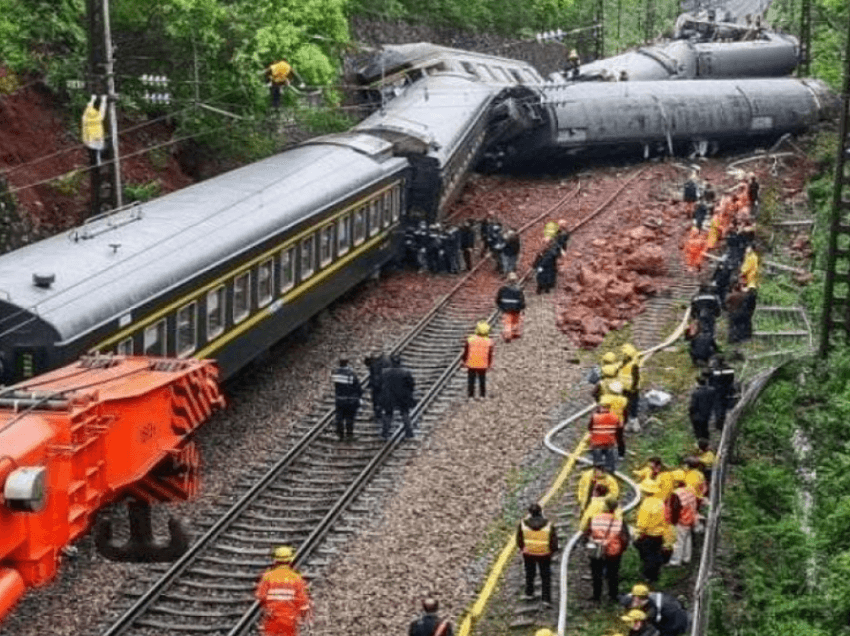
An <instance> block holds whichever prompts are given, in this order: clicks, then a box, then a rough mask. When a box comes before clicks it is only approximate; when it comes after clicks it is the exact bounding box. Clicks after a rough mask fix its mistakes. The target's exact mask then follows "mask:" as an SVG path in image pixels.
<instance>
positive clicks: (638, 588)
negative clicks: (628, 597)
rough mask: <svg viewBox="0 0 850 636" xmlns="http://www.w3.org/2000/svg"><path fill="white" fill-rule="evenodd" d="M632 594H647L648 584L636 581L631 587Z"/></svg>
mask: <svg viewBox="0 0 850 636" xmlns="http://www.w3.org/2000/svg"><path fill="white" fill-rule="evenodd" d="M632 596H649V586H647V585H644V584H643V583H638V584H636V585H635V586H634V587H633V588H632Z"/></svg>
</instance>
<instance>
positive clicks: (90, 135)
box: [82, 95, 106, 166]
mask: <svg viewBox="0 0 850 636" xmlns="http://www.w3.org/2000/svg"><path fill="white" fill-rule="evenodd" d="M97 100H98V97H97V95H92V96H91V99H90V100H89V103H88V104H87V105H86V108H85V110H84V111H83V121H82V137H83V145H84V146H85V147H86V148H88V149H89V158H90V160H91V161H90V163H91V165H92V166H99V165H100V161H101V153H102V152H103V149H104V147H105V143H106V130H105V128H104V124H103V121H104V119H106V95H101V96H100V104H99V105H98V106H95V104H96V103H97Z"/></svg>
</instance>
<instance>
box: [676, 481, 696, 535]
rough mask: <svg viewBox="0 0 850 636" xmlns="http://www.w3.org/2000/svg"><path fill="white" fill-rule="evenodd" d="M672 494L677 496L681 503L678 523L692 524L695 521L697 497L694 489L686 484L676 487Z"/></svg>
mask: <svg viewBox="0 0 850 636" xmlns="http://www.w3.org/2000/svg"><path fill="white" fill-rule="evenodd" d="M673 494H675V495H676V496H677V497H678V498H679V503H680V504H681V508H680V509H679V522H678V525H680V526H689V527H690V526H693V525H694V524H695V523H696V522H697V498H696V495H694V491H693V490H691V489H690V488H688V487H687V486H682V487H680V488H676V490H674V491H673Z"/></svg>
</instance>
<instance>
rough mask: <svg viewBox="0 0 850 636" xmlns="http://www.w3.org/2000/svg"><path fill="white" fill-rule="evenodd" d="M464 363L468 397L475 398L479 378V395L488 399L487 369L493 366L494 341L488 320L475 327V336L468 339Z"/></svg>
mask: <svg viewBox="0 0 850 636" xmlns="http://www.w3.org/2000/svg"><path fill="white" fill-rule="evenodd" d="M463 363H464V364H465V365H466V370H467V376H466V377H467V395H468V396H469V397H470V398H474V397H475V378H478V394H479V395H480V396H481V397H487V369H489V368H490V367H491V366H492V365H493V341H492V340H490V325H489V324H488V323H487V321H486V320H482V321H481V322H479V323H478V324H477V325H475V334H474V335H472V336H469V338H467V340H466V345H465V346H464V348H463Z"/></svg>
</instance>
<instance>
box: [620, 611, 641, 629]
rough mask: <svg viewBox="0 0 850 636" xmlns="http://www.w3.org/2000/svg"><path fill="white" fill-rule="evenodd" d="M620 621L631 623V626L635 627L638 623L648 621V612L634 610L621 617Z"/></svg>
mask: <svg viewBox="0 0 850 636" xmlns="http://www.w3.org/2000/svg"><path fill="white" fill-rule="evenodd" d="M620 620H621V621H623V622H624V623H629V624H630V625H634V624H635V623H637V622H638V621H645V620H646V612H644V611H643V610H639V609H632V610H629V611H628V612H626V614H625V615H623V616H621V617H620Z"/></svg>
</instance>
